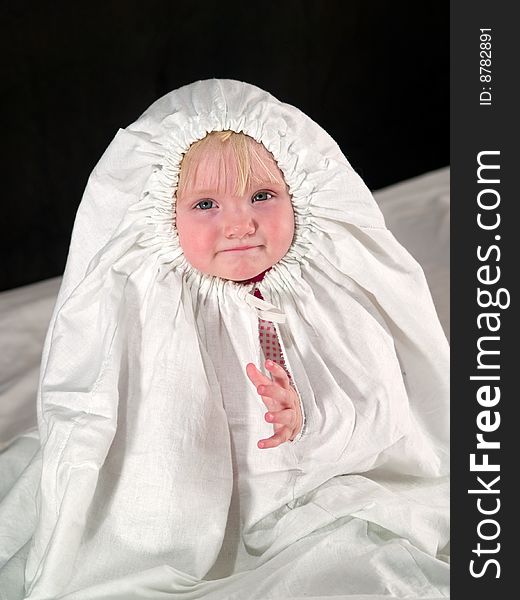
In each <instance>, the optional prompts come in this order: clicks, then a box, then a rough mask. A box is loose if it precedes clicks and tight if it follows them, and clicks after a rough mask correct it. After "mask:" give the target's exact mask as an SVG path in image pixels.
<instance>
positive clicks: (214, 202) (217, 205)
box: [176, 142, 294, 281]
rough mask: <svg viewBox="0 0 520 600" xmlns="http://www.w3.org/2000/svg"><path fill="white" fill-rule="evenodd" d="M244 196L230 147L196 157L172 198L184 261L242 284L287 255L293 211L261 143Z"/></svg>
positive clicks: (273, 162)
mask: <svg viewBox="0 0 520 600" xmlns="http://www.w3.org/2000/svg"><path fill="white" fill-rule="evenodd" d="M252 143H254V144H256V146H255V150H256V153H257V156H258V157H259V158H260V159H261V162H262V163H263V164H264V165H265V166H266V167H268V170H269V172H270V173H271V174H272V173H276V175H277V176H278V175H279V177H276V178H277V179H278V180H277V181H276V182H273V177H269V175H268V174H267V173H266V169H265V168H262V165H261V163H260V162H259V161H258V160H257V159H252V161H251V171H252V172H251V177H250V178H249V182H248V183H247V185H246V188H245V190H244V192H243V193H239V192H238V193H237V191H236V188H237V177H238V168H237V164H236V160H235V156H234V154H233V151H232V150H231V148H229V147H226V144H224V146H223V153H222V154H221V156H220V157H219V158H218V159H217V160H215V157H214V156H211V155H210V154H206V155H204V154H203V155H202V156H200V157H199V159H198V162H197V165H196V170H195V172H194V176H193V177H192V178H191V181H189V182H188V184H187V185H186V186H185V187H184V188H183V189H182V192H181V191H179V193H178V194H177V204H176V223H177V231H178V234H179V242H180V245H181V247H182V250H183V252H184V255H185V257H186V260H187V261H188V262H189V263H190V264H191V265H192V266H193V267H195V268H196V269H198V270H199V271H202V272H203V273H206V274H208V275H217V276H219V277H222V278H224V279H231V280H233V281H243V280H247V279H250V278H252V277H255V276H256V275H258V274H259V273H262V272H263V271H265V270H266V269H268V268H270V267H272V266H273V265H274V264H275V263H277V262H278V261H279V260H280V259H281V258H283V256H284V255H285V254H286V253H287V250H288V249H289V247H290V245H291V242H292V239H293V235H294V212H293V208H292V203H291V197H290V195H289V192H288V189H287V185H286V184H285V181H284V178H283V175H282V173H281V171H280V169H279V168H278V165H277V164H276V161H275V160H274V158H273V157H272V155H271V154H270V152H268V151H267V150H266V149H265V147H264V146H263V145H262V144H259V143H257V142H252Z"/></svg>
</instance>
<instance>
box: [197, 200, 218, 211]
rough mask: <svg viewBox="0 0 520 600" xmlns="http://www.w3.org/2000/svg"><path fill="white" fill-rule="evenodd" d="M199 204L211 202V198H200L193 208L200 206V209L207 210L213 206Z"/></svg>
mask: <svg viewBox="0 0 520 600" xmlns="http://www.w3.org/2000/svg"><path fill="white" fill-rule="evenodd" d="M201 204H213V200H201V201H200V202H199V203H198V204H196V205H195V207H194V208H197V207H200V209H201V210H207V209H208V208H213V207H212V206H201Z"/></svg>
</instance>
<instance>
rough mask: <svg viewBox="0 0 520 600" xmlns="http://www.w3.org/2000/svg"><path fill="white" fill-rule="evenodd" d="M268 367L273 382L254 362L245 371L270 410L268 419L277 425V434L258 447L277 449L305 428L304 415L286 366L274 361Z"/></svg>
mask: <svg viewBox="0 0 520 600" xmlns="http://www.w3.org/2000/svg"><path fill="white" fill-rule="evenodd" d="M265 366H266V369H267V370H268V371H269V372H270V373H271V376H272V378H273V380H272V381H271V380H270V379H269V378H268V377H266V376H265V375H264V374H263V373H261V372H260V371H259V370H258V369H257V368H256V366H255V365H254V364H253V363H248V364H247V365H246V373H247V376H248V377H249V379H250V380H251V381H252V383H253V384H254V386H255V387H256V391H257V392H258V393H259V394H260V396H261V397H262V401H263V403H264V404H265V405H266V406H267V408H268V409H269V412H267V413H266V414H265V420H266V421H267V422H268V423H272V424H273V425H274V431H275V433H274V435H273V436H271V437H270V438H267V439H265V440H260V441H259V442H258V447H259V448H276V446H279V445H280V444H283V443H284V442H286V441H287V440H291V441H292V440H293V439H294V438H295V437H296V436H297V435H298V433H299V431H300V429H301V428H302V424H303V418H302V413H301V409H300V400H299V399H298V395H297V393H296V391H295V390H294V388H293V387H292V386H291V384H290V383H289V377H288V376H287V373H286V372H285V370H284V368H283V367H281V366H280V365H279V364H277V363H275V362H273V361H272V360H266V361H265Z"/></svg>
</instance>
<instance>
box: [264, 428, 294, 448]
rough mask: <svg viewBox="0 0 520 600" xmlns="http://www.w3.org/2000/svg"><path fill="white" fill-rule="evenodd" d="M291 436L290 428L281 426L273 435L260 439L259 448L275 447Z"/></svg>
mask: <svg viewBox="0 0 520 600" xmlns="http://www.w3.org/2000/svg"><path fill="white" fill-rule="evenodd" d="M290 436H291V430H290V428H289V427H282V428H281V429H279V430H278V431H277V432H276V433H275V434H274V435H272V436H271V437H270V438H267V439H265V440H260V441H259V442H258V447H259V448H262V449H264V448H276V446H279V445H280V444H283V443H285V442H286V441H287V440H288V439H289V438H290Z"/></svg>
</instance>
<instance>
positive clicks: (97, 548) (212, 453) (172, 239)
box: [0, 80, 448, 600]
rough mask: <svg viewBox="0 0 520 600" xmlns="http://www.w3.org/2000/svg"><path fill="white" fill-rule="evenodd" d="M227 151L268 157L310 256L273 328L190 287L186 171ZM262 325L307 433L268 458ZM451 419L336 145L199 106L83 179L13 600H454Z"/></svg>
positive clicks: (195, 276) (393, 259) (10, 561)
mask: <svg viewBox="0 0 520 600" xmlns="http://www.w3.org/2000/svg"><path fill="white" fill-rule="evenodd" d="M222 129H231V130H234V131H244V132H245V133H247V134H248V135H250V136H251V137H253V138H255V139H256V140H257V141H259V142H262V143H263V144H264V145H265V146H266V148H267V149H268V150H270V151H271V153H272V154H273V155H274V157H275V159H276V160H277V162H278V164H279V166H280V169H281V170H282V172H283V173H284V175H285V178H286V181H287V183H288V185H289V189H290V192H291V195H292V200H293V206H294V211H295V219H296V234H295V239H294V241H293V244H292V246H291V248H290V250H289V252H288V253H287V255H286V256H285V257H284V258H283V259H282V260H281V261H280V262H279V263H278V264H276V265H275V266H274V267H273V268H272V269H271V270H270V271H269V272H268V273H267V274H266V276H265V277H264V279H263V280H262V281H261V282H260V283H258V284H257V285H258V288H259V290H260V291H261V293H262V296H263V298H264V300H265V302H266V304H265V305H262V306H259V305H258V303H256V302H255V301H254V300H251V298H252V295H251V294H250V292H251V290H252V288H253V285H248V286H245V285H241V284H237V283H234V282H231V281H225V280H222V279H219V278H217V277H209V276H206V275H203V274H202V273H200V272H198V271H196V270H195V269H194V268H192V267H191V266H190V265H189V264H188V263H187V261H186V260H185V258H184V255H183V254H182V251H181V249H180V246H179V244H178V238H177V234H176V230H175V227H174V219H173V215H174V211H173V208H174V207H173V202H172V194H173V192H174V190H175V185H176V181H177V177H178V171H179V162H180V159H181V157H182V154H183V153H184V152H185V151H186V150H187V149H188V147H189V146H190V144H191V143H192V142H194V141H196V140H198V139H201V138H202V137H204V136H205V135H206V133H207V132H209V131H213V130H222ZM172 224H173V226H172ZM264 311H267V312H264ZM259 317H261V318H269V319H270V320H272V321H276V322H277V327H278V329H279V334H280V336H279V337H280V343H281V345H282V350H283V355H284V357H285V359H286V365H287V368H288V369H289V371H290V372H291V374H292V378H293V381H294V383H295V387H296V389H297V391H298V394H299V396H300V400H301V403H302V408H303V411H304V414H305V420H306V428H305V431H304V432H303V434H300V435H299V436H297V438H296V439H295V441H294V442H289V443H286V444H283V445H281V446H280V447H278V448H275V449H270V450H267V451H266V450H260V449H258V448H257V446H256V441H257V440H258V439H260V438H261V437H266V436H268V435H270V434H271V432H272V426H271V425H269V424H267V423H266V422H265V421H264V419H263V414H264V412H265V407H264V405H263V403H262V401H261V399H260V398H259V396H258V394H257V393H256V390H255V389H254V386H253V385H252V384H251V383H250V382H249V380H248V379H247V376H246V375H245V365H246V364H247V363H248V362H254V363H255V364H256V365H257V366H258V367H261V363H262V361H261V360H260V359H261V350H260V347H259V344H258V329H257V324H258V318H259ZM447 418H448V345H447V340H446V338H445V336H444V334H443V332H442V328H441V326H440V324H439V321H438V319H437V316H436V313H435V309H434V306H433V302H432V298H431V295H430V293H429V290H428V287H427V284H426V280H425V277H424V273H423V271H422V269H421V268H420V266H419V265H418V263H417V262H416V261H415V260H414V259H413V258H412V257H411V256H410V255H409V254H408V252H407V251H406V250H404V248H403V247H402V246H400V244H399V243H398V242H397V241H396V240H395V238H394V237H393V235H392V234H391V233H390V232H389V231H388V230H387V229H386V227H385V223H384V219H383V217H382V214H381V212H380V210H379V209H378V207H377V205H376V203H375V201H374V199H373V197H372V195H371V194H370V192H369V190H368V189H367V188H366V187H365V185H364V184H363V182H362V181H361V179H360V178H359V177H358V176H357V174H356V173H355V172H354V171H353V170H352V168H351V166H350V165H349V163H348V161H347V160H346V158H345V157H344V156H343V155H342V154H341V152H340V150H339V148H338V147H337V145H336V144H335V143H334V141H333V140H332V139H331V138H330V137H329V136H328V135H327V134H326V133H325V132H324V131H323V130H322V129H321V128H320V127H319V126H317V125H316V124H315V123H313V122H312V121H311V120H310V119H309V118H308V117H306V116H305V115H304V114H303V113H301V112H300V111H298V110H297V109H295V108H294V107H291V106H288V105H286V104H283V103H280V102H278V101H277V100H276V99H274V98H273V97H272V96H270V95H269V94H267V93H266V92H263V91H261V90H259V89H258V88H256V87H254V86H251V85H247V84H243V83H239V82H236V81H231V80H208V81H202V82H197V83H195V84H192V85H189V86H185V87H184V88H181V89H180V90H176V91H174V92H172V93H170V94H167V95H166V96H164V97H163V98H161V99H159V100H158V101H157V102H155V103H154V104H153V105H152V106H151V107H150V108H149V109H148V110H147V111H146V112H145V113H144V114H143V115H142V116H141V117H140V118H139V119H138V120H137V121H136V122H135V123H133V124H132V125H130V126H129V127H127V128H126V129H125V130H120V131H119V132H118V134H117V135H116V137H115V139H114V140H113V142H112V143H111V144H110V146H109V148H108V149H107V151H106V152H105V154H104V155H103V157H102V158H101V160H100V162H99V163H98V165H97V166H96V168H95V169H94V172H93V173H92V175H91V177H90V179H89V182H88V185H87V188H86V191H85V195H84V197H83V200H82V203H81V206H80V208H79V210H78V214H77V218H76V223H75V227H74V232H73V236H72V242H71V248H70V253H69V258H68V261H67V266H66V270H65V274H64V278H63V282H62V285H61V288H60V292H59V295H58V300H57V302H56V306H55V309H54V313H53V317H52V319H51V324H50V327H49V331H48V335H47V338H46V342H45V346H44V351H43V359H42V366H41V379H40V387H39V394H38V427H39V438H40V441H41V445H39V446H38V447H36V446H35V437H34V435H32V434H27V435H25V436H22V437H21V438H19V439H18V440H17V442H16V444H15V445H14V446H13V445H11V446H10V447H9V448H8V449H7V451H6V456H7V459H9V456H10V453H13V454H14V453H18V452H21V451H23V452H25V453H26V455H27V456H28V457H30V455H31V454H34V458H33V459H32V460H28V466H27V468H26V469H25V471H23V473H21V474H20V473H13V474H12V477H11V478H10V479H11V481H12V485H6V488H5V490H6V495H5V497H4V500H3V502H2V504H1V505H0V516H2V515H1V513H2V511H3V514H4V515H7V519H4V520H3V521H1V523H2V524H1V525H0V535H1V536H2V539H3V540H5V543H4V544H3V547H2V549H1V550H2V555H1V556H0V559H1V561H0V565H2V564H3V565H4V566H3V568H2V570H0V582H1V584H2V585H1V588H2V593H3V594H7V595H6V596H5V597H6V598H9V600H12V599H13V600H14V598H21V597H26V598H30V599H31V600H43V599H49V598H64V599H65V598H66V599H70V600H72V599H74V600H80V599H83V598H84V599H87V598H88V599H89V600H93V599H96V598H104V599H115V598H121V599H122V598H124V599H125V600H128V599H132V598H147V597H157V598H159V597H166V596H170V597H181V596H182V598H211V599H215V600H216V599H217V598H222V599H224V598H248V599H249V598H251V599H254V598H297V597H300V596H301V597H303V596H305V597H313V596H314V597H316V598H317V597H326V596H330V595H333V594H336V596H337V595H338V594H340V595H343V597H350V598H361V597H363V598H364V597H366V596H370V597H372V598H378V597H421V598H434V597H445V596H446V595H447V593H448V592H447V589H448V573H447V563H446V561H445V557H444V556H441V555H440V553H441V552H442V551H443V549H444V547H445V545H446V543H447V536H448V525H447V496H446V493H447V482H446V474H447V471H448V439H447V436H448V424H447ZM16 446H18V448H17V447H16ZM20 448H22V450H20ZM40 469H41V481H39V472H40ZM34 498H36V503H34ZM31 500H32V504H33V505H34V504H35V505H34V507H33V512H32V513H31V514H30V515H26V517H25V518H26V520H27V522H28V523H29V525H27V526H26V527H25V529H24V530H23V532H22V533H21V534H18V533H17V532H16V531H15V527H13V525H12V524H13V522H15V521H16V519H15V518H13V515H15V514H16V507H17V506H20V503H22V504H23V506H25V507H28V506H30V505H31ZM228 513H229V514H228ZM20 518H21V517H20ZM31 526H34V531H32V530H31ZM26 556H27V560H26V561H25V557H26ZM24 565H25V566H24ZM24 568H25V592H23V591H22V588H23V586H24V584H23V573H22V572H23V569H24ZM4 590H7V591H4Z"/></svg>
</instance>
